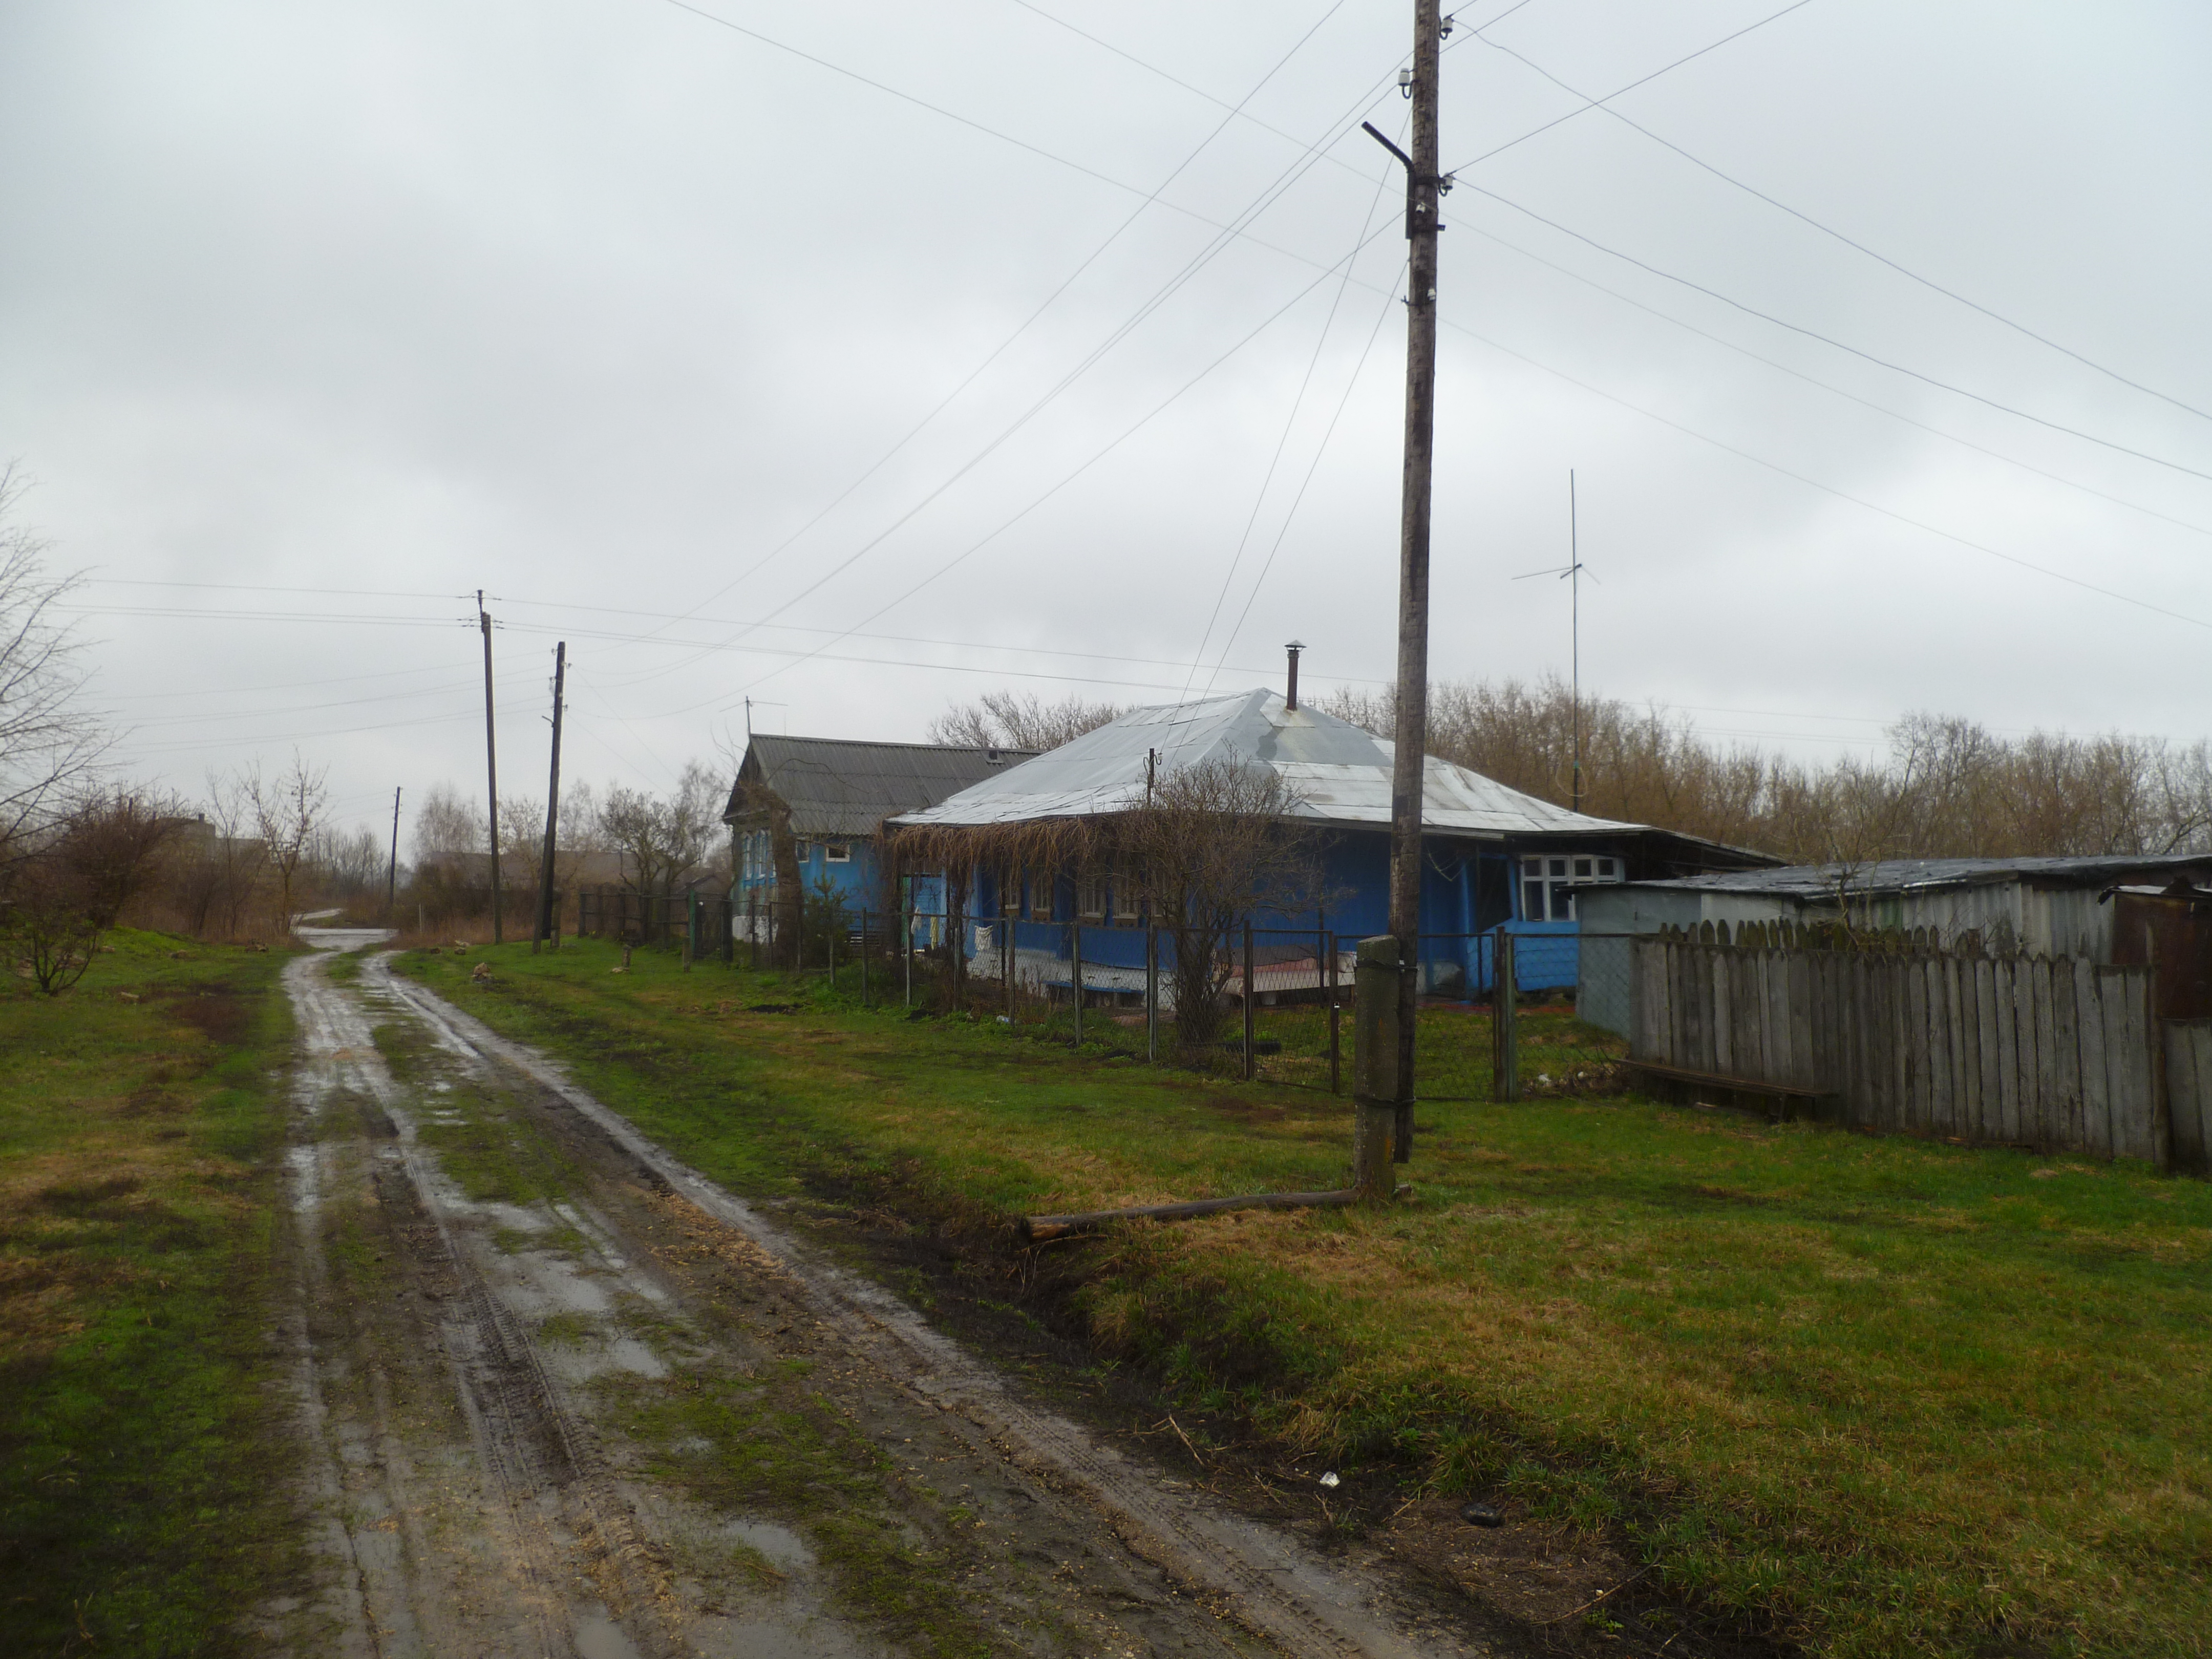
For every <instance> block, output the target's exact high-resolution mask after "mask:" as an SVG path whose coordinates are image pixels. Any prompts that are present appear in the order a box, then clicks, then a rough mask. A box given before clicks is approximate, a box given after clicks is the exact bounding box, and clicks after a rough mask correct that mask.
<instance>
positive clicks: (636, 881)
mask: <svg viewBox="0 0 2212 1659" xmlns="http://www.w3.org/2000/svg"><path fill="white" fill-rule="evenodd" d="M724 793H725V789H724V786H723V783H722V781H721V780H720V778H719V777H717V776H716V775H715V774H714V771H713V770H712V769H709V768H708V767H707V766H704V765H702V763H699V762H697V761H692V762H690V763H687V764H686V765H685V766H684V771H683V773H682V775H680V776H679V777H678V780H677V784H676V790H675V793H672V794H670V795H667V796H665V797H664V796H659V795H654V794H651V793H647V791H644V790H641V789H629V788H626V787H623V785H621V784H618V783H617V784H610V785H609V786H608V787H607V793H606V799H605V800H604V801H603V802H601V803H600V805H599V833H600V835H601V836H603V837H605V841H606V842H607V844H608V845H609V846H610V847H611V848H613V849H614V850H615V851H617V852H619V853H620V854H622V855H623V884H625V885H626V886H628V887H629V888H630V889H631V890H633V891H635V892H639V893H656V894H665V893H668V892H671V891H672V890H674V889H675V885H676V884H677V882H678V880H680V879H681V878H683V877H684V874H685V873H686V872H690V871H692V870H695V869H696V868H698V867H699V866H701V865H702V864H708V863H709V862H710V860H712V861H713V862H714V864H715V865H719V863H720V859H719V858H718V857H717V855H718V854H720V853H721V852H722V850H723V849H722V848H721V846H720V843H721V842H722V836H721V834H720V830H721V808H722V800H723V796H724Z"/></svg>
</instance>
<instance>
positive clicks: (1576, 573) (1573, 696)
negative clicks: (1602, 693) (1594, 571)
mask: <svg viewBox="0 0 2212 1659" xmlns="http://www.w3.org/2000/svg"><path fill="white" fill-rule="evenodd" d="M1583 574H1584V568H1583V557H1582V534H1581V530H1580V526H1578V525H1577V522H1576V513H1575V471H1574V469H1573V468H1572V467H1569V468H1568V469H1567V562H1566V563H1565V564H1561V565H1553V566H1551V567H1550V568H1547V569H1543V570H1528V571H1524V572H1522V574H1520V575H1518V576H1516V577H1515V578H1514V579H1513V580H1515V581H1516V582H1525V581H1527V580H1528V579H1529V578H1530V577H1532V576H1556V577H1558V578H1559V580H1561V581H1563V582H1565V583H1566V584H1567V595H1568V599H1567V604H1568V611H1567V641H1568V645H1567V653H1568V654H1567V661H1568V681H1567V685H1568V692H1567V697H1568V704H1567V706H1568V709H1569V712H1570V716H1571V719H1572V720H1573V723H1574V732H1575V761H1574V774H1573V779H1572V785H1573V793H1574V806H1575V811H1577V812H1579V811H1582V810H1583ZM1590 580H1592V581H1594V582H1595V581H1597V578H1596V577H1595V576H1592V577H1591V578H1590ZM1598 586H1601V587H1602V586H1605V584H1604V583H1603V582H1598Z"/></svg>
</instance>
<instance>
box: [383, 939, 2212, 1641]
mask: <svg viewBox="0 0 2212 1659" xmlns="http://www.w3.org/2000/svg"><path fill="white" fill-rule="evenodd" d="M486 955H489V957H490V959H491V960H492V961H493V962H494V963H495V975H494V977H493V979H492V980H491V981H490V982H489V984H486V985H471V984H470V983H468V982H467V981H466V975H467V973H468V970H469V969H470V967H471V962H472V961H473V960H480V959H483V957H484V956H486ZM615 960H616V957H615V953H614V952H613V951H611V950H610V949H608V948H606V947H603V946H599V945H596V944H594V943H592V942H590V941H585V942H582V943H580V944H576V945H570V946H569V947H568V948H565V949H563V950H562V951H561V952H560V953H559V954H558V955H546V956H542V957H535V958H533V957H530V956H529V955H528V954H527V950H526V947H523V948H520V949H518V948H515V947H508V948H507V949H506V950H505V951H492V952H480V953H476V955H475V956H473V957H471V958H470V959H466V960H465V959H462V958H459V957H455V956H453V955H452V954H450V953H449V954H447V955H444V956H436V957H433V956H428V955H413V956H410V957H407V958H405V959H404V963H403V966H404V968H405V969H406V970H407V971H410V972H413V973H416V974H418V975H421V976H422V977H423V978H424V979H425V980H427V981H428V982H430V983H432V984H433V985H435V986H436V987H438V988H439V989H440V990H441V991H442V992H444V993H445V994H447V995H448V996H450V997H452V998H453V1000H455V1001H457V1002H458V1003H459V1004H460V1005H461V1006H464V1007H466V1008H468V1009H470V1010H471V1011H472V1012H477V1014H478V1015H479V1016H481V1017H482V1018H484V1019H485V1020H487V1021H488V1022H489V1023H490V1024H493V1025H495V1027H498V1028H499V1029H501V1030H507V1031H508V1032H511V1033H513V1034H516V1035H519V1036H524V1037H526V1038H528V1039H531V1040H532V1041H536V1042H541V1043H543V1044H544V1045H545V1046H547V1047H548V1048H551V1049H552V1050H554V1051H556V1052H557V1053H561V1054H564V1055H566V1056H568V1058H569V1059H570V1060H572V1061H573V1062H574V1066H575V1069H576V1071H577V1073H578V1075H579V1078H580V1080H581V1081H583V1082H584V1083H586V1085H587V1086H589V1087H591V1088H592V1089H594V1090H595V1091H599V1092H600V1093H601V1095H602V1096H603V1097H605V1098H606V1099H607V1100H609V1101H610V1102H611V1103H613V1104H615V1105H616V1106H617V1108H618V1109H621V1110H623V1111H624V1112H625V1113H627V1114H628V1115H630V1116H631V1117H632V1119H633V1120H634V1121H636V1122H638V1123H639V1124H640V1125H641V1127H644V1128H646V1129H647V1131H648V1132H649V1133H653V1134H654V1135H655V1136H656V1137H658V1138H659V1139H662V1140H663V1141H664V1142H665V1143H666V1144H668V1145H669V1146H671V1147H672V1148H674V1149H676V1150H677V1151H678V1152H680V1153H681V1154H682V1155H683V1156H684V1157H685V1158H689V1159H690V1160H692V1161H693V1162H695V1163H696V1164H698V1165H699V1166H700V1167H702V1169H705V1170H708V1171H710V1172H711V1173H713V1174H714V1175H715V1176H717V1177H719V1178H720V1179H722V1180H724V1181H726V1182H730V1183H731V1184H732V1185H733V1186H735V1187H737V1188H740V1189H744V1190H750V1191H753V1192H756V1193H763V1194H774V1193H777V1192H789V1191H793V1190H797V1189H799V1188H804V1187H805V1186H806V1185H808V1184H810V1183H829V1184H835V1183H837V1182H846V1183H850V1182H852V1181H853V1180H854V1177H855V1176H860V1177H865V1178H866V1179H871V1180H875V1181H878V1182H882V1183H884V1185H886V1186H890V1185H891V1184H893V1183H901V1182H902V1183H904V1188H905V1190H907V1191H908V1192H909V1193H917V1194H921V1195H927V1196H931V1197H933V1198H943V1199H945V1200H951V1201H953V1202H956V1203H957V1204H961V1205H965V1206H970V1208H971V1209H972V1210H973V1211H975V1212H991V1213H995V1214H997V1215H1000V1216H1011V1215H1012V1214H1015V1213H1017V1212H1021V1211H1024V1210H1054V1209H1071V1208H1088V1207H1093V1206H1105V1205H1112V1204H1118V1203H1125V1202H1142V1201H1152V1200H1165V1199H1170V1198H1192V1197H1201V1196H1206V1195H1209V1194H1228V1193H1237V1192H1245V1191H1253V1190H1260V1189H1266V1188H1275V1189H1285V1188H1316V1187H1325V1186H1330V1185H1334V1184H1338V1183H1339V1182H1340V1181H1341V1180H1342V1178H1343V1177H1344V1175H1345V1173H1346V1160H1347V1144H1348V1143H1347V1134H1348V1128H1349V1125H1348V1121H1347V1119H1348V1114H1349V1108H1348V1105H1347V1104H1346V1103H1342V1102H1340V1101H1337V1100H1334V1099H1332V1098H1331V1097H1328V1096H1327V1095H1323V1094H1317V1093H1316V1092H1313V1091H1306V1090H1290V1089H1281V1088H1273V1087H1269V1086H1267V1085H1225V1084H1219V1083H1199V1082H1196V1081H1194V1080H1192V1079H1188V1077H1185V1076H1179V1075H1177V1074H1176V1073H1170V1072H1164V1071H1157V1070H1153V1069H1152V1068H1148V1067H1146V1066H1142V1065H1140V1064H1137V1063H1134V1062H1133V1061H1131V1060H1127V1059H1121V1058H1110V1059H1109V1058H1098V1057H1095V1056H1091V1055H1086V1054H1072V1053H1070V1052H1069V1051H1068V1050H1067V1049H1066V1048H1054V1047H1052V1046H1049V1045H1046V1044H1042V1043H1038V1042H1027V1041H1023V1040H1020V1039H1018V1038H1016V1037H1012V1036H1008V1035H1007V1034H1006V1030H1005V1028H1003V1027H999V1026H997V1025H996V1024H995V1023H994V1022H988V1021H986V1022H981V1023H973V1024H971V1023H966V1022H963V1021H959V1020H937V1019H929V1020H921V1021H908V1020H907V1019H906V1018H903V1012H904V1011H903V1010H901V1009H889V1010H877V1011H874V1012H867V1013H863V1012H860V1011H859V1010H857V1009H855V1008H853V1007H851V1006H848V1005H843V1004H839V1003H836V1002H832V1001H829V1000H827V999H825V998H824V997H823V996H822V995H821V994H819V993H817V992H816V991H813V990H811V989H810V988H807V987H794V986H793V985H790V984H787V983H783V982H780V981H775V979H773V978H772V977H770V976H757V975H749V974H745V973H740V972H732V970H729V969H723V968H720V967H719V966H714V965H710V964H702V965H701V966H700V967H698V968H696V969H693V970H691V971H690V972H688V973H687V972H682V971H679V970H678V966H677V964H676V963H675V962H674V960H673V959H672V958H670V957H665V956H661V955H659V954H658V953H653V952H644V951H641V952H639V953H638V954H637V956H636V957H635V963H634V966H633V969H632V970H631V971H630V972H629V974H627V975H613V974H611V973H610V971H609V969H610V968H611V966H612V964H613V963H614V962H615ZM756 1003H768V1004H789V1003H797V1004H798V1005H799V1007H798V1012H791V1013H755V1012H747V1008H748V1006H749V1005H751V1004H756ZM1420 1127H1421V1129H1422V1131H1423V1133H1422V1140H1421V1146H1420V1148H1419V1152H1418V1153H1417V1155H1416V1158H1415V1161H1414V1163H1413V1167H1412V1169H1411V1171H1410V1175H1411V1177H1412V1179H1413V1182H1415V1183H1416V1188H1417V1190H1416V1194H1415V1196H1414V1198H1413V1200H1412V1201H1411V1202H1409V1203H1404V1204H1401V1205H1399V1206H1394V1207H1392V1208H1390V1209H1389V1210H1386V1211H1383V1212H1345V1211H1333V1212H1308V1213H1278V1212H1245V1213H1243V1214H1236V1215H1229V1216H1223V1217H1218V1218H1212V1219H1209V1220H1206V1221H1203V1222H1200V1223H1197V1224H1194V1225H1186V1226H1181V1227H1176V1228H1145V1229H1141V1230H1132V1231H1128V1232H1127V1233H1126V1234H1123V1235H1121V1236H1120V1237H1115V1238H1112V1239H1109V1240H1107V1241H1103V1242H1100V1243H1092V1244H1088V1245H1084V1246H1080V1247H1079V1249H1083V1250H1085V1251H1086V1252H1087V1253H1088V1255H1087V1257H1086V1258H1085V1259H1086V1261H1087V1265H1088V1277H1087V1279H1086V1281H1085V1285H1084V1288H1083V1290H1082V1291H1081V1292H1080V1298H1081V1300H1080V1305H1081V1307H1082V1309H1083V1311H1084V1313H1085V1316H1087V1318H1088V1320H1089V1322H1090V1326H1091V1331H1092V1333H1093V1335H1094V1337H1095V1338H1096V1339H1097V1341H1098V1342H1100V1343H1101V1344H1102V1345H1103V1346H1106V1347H1107V1348H1108V1349H1109V1351H1111V1352H1119V1353H1121V1354H1125V1355H1128V1356H1133V1357H1139V1358H1144V1359H1146V1360H1147V1361H1150V1362H1152V1364H1155V1365H1157V1366H1158V1368H1160V1370H1161V1372H1162V1373H1163V1374H1164V1376H1166V1377H1167V1379H1168V1385H1169V1387H1170V1389H1174V1390H1176V1391H1177V1392H1178V1393H1180V1394H1181V1395H1183V1396H1184V1397H1186V1398H1188V1399H1191V1400H1192V1401H1194V1403H1200V1404H1204V1405H1206V1406H1210V1407H1213V1408H1214V1409H1215V1410H1217V1411H1218V1410H1230V1411H1234V1412H1237V1413H1242V1414H1243V1415H1244V1416H1246V1417H1248V1418H1249V1419H1251V1420H1253V1421H1255V1422H1256V1423H1257V1424H1259V1425H1261V1426H1262V1427H1263V1428H1265V1429H1266V1430H1267V1431H1271V1432H1272V1433H1273V1434H1275V1435H1278V1436H1280V1437H1284V1438H1285V1439H1287V1440H1291V1441H1295V1442H1297V1443H1302V1444H1304V1445H1306V1446H1310V1447H1318V1448H1326V1449H1328V1450H1329V1452H1330V1453H1331V1455H1333V1456H1334V1457H1337V1458H1340V1459H1343V1460H1346V1461H1347V1462H1364V1463H1366V1464H1369V1465H1378V1464H1379V1465H1385V1466H1389V1467H1390V1468H1395V1470H1397V1471H1399V1472H1400V1473H1401V1475H1402V1478H1403V1479H1404V1480H1406V1481H1407V1483H1408V1484H1426V1485H1428V1486H1431V1487H1432V1488H1436V1489H1442V1490H1445V1491H1472V1490H1483V1491H1491V1492H1501V1493H1503V1494H1504V1496H1505V1497H1506V1498H1507V1499H1509V1500H1510V1501H1511V1502H1514V1503H1516V1504H1521V1505H1524V1506H1526V1507H1527V1508H1528V1510H1531V1511H1533V1512H1534V1513H1535V1514H1537V1515H1540V1516H1552V1517H1555V1518H1558V1519H1560V1520H1564V1521H1567V1522H1573V1523H1576V1524H1579V1525H1583V1526H1589V1527H1593V1528H1600V1527H1601V1528H1610V1529H1612V1530H1613V1532H1614V1533H1615V1534H1616V1535H1618V1536H1620V1537H1621V1538H1623V1539H1625V1540H1626V1542H1627V1544H1628V1546H1629V1547H1630V1548H1631V1550H1632V1553H1637V1554H1638V1555H1640V1557H1641V1559H1642V1560H1643V1561H1644V1563H1646V1564H1647V1565H1648V1573H1649V1576H1650V1577H1651V1578H1652V1579H1653V1580H1654V1581H1655V1582H1658V1583H1664V1584H1665V1585H1667V1586H1668V1587H1669V1588H1670V1589H1672V1590H1674V1592H1676V1593H1678V1594H1680V1595H1683V1596H1685V1597H1686V1598H1689V1599H1690V1600H1692V1601H1695V1602H1697V1603H1698V1604H1699V1605H1701V1606H1703V1607H1705V1608H1707V1609H1710V1610H1713V1611H1716V1612H1718V1613H1724V1614H1726V1615H1727V1616H1729V1618H1731V1619H1732V1620H1735V1622H1737V1623H1738V1624H1739V1625H1740V1626H1741V1627H1743V1628H1744V1629H1746V1630H1747V1631H1750V1632H1765V1633H1770V1634H1773V1635H1776V1636H1779V1637H1783V1638H1789V1639H1793V1640H1796V1641H1800V1642H1802V1643H1804V1644H1807V1645H1808V1647H1810V1648H1812V1649H1814V1650H1817V1651H1820V1652H1823V1653H1832V1654H1838V1655H1854V1656H1857V1655H1875V1654H1885V1655H1886V1654H1919V1653H1925V1654H1944V1655H1953V1654H1955V1655H1984V1654H1994V1653H2051V1654H2076V1653H2079V1654H2111V1655H2120V1654H2130V1655H2135V1654H2154V1653H2156V1654H2165V1653H2200V1652H2203V1651H2204V1650H2205V1649H2206V1645H2207V1637H2206V1633H2205V1632H2206V1629H2207V1624H2208V1620H2207V1615H2208V1613H2212V1590H2208V1571H2207V1570H2208V1567H2212V1507H2209V1506H2208V1501H2207V1499H2208V1481H2212V1463H2209V1462H2208V1455H2207V1454H2208V1448H2212V1363H2208V1362H2212V1278H2208V1275H2207V1271H2206V1270H2207V1265H2208V1257H2212V1187H2208V1186H2207V1185H2205V1184H2203V1183H2200V1182H2191V1181H2185V1180H2162V1179H2159V1178H2156V1177H2154V1176H2152V1175H2151V1174H2150V1173H2149V1172H2148V1170H2143V1169H2139V1168H2130V1167H2115V1166H2110V1165H2095V1164H2087V1163H2081V1162H2062V1161H2054V1160H2048V1159H2042V1158H2035V1157H2033V1156H2030V1155H2027V1154H2025V1153H2015V1152H1994V1151H1973V1152H1969V1151H1966V1150H1963V1149H1957V1148H1951V1147H1945V1146H1930V1145H1923V1144H1920V1143H1916V1142H1911V1141H1903V1140H1876V1139H1867V1138H1863V1137H1857V1136H1849V1135H1844V1134H1840V1133H1835V1132H1832V1131H1828V1130H1823V1129H1820V1128H1816V1127H1807V1126H1802V1125H1790V1126H1769V1125H1766V1124H1764V1123H1761V1122H1758V1121H1752V1120H1748V1119H1745V1118H1741V1117H1738V1116H1735V1115H1729V1114H1724V1113H1714V1112H1704V1111H1699V1110H1695V1109H1675V1108H1666V1107H1660V1106H1656V1105H1653V1104H1650V1103H1643V1102H1638V1101H1632V1100H1612V1101H1601V1102H1588V1101H1560V1100H1545V1101H1538V1102H1533V1103H1524V1104H1521V1105H1516V1106H1510V1107H1500V1106H1495V1105H1489V1104H1482V1103H1463V1104H1455V1103H1438V1104H1436V1105H1433V1106H1431V1107H1428V1108H1426V1109H1424V1111H1423V1112H1422V1114H1421V1124H1420Z"/></svg>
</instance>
